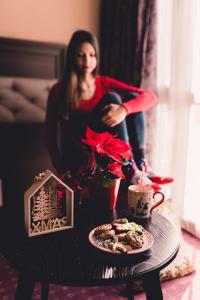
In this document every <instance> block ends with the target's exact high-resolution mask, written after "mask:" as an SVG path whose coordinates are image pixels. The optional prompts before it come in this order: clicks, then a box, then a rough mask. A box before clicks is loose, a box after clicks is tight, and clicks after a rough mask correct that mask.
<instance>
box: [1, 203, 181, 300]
mask: <svg viewBox="0 0 200 300" xmlns="http://www.w3.org/2000/svg"><path fill="white" fill-rule="evenodd" d="M75 217H76V223H75V227H74V228H73V229H69V230H63V231H59V232H56V233H50V234H45V235H41V236H38V237H30V238H28V237H26V235H25V233H24V232H23V233H22V230H20V232H19V231H16V228H17V226H16V228H13V227H12V228H11V229H10V232H8V231H7V233H6V234H5V232H4V230H3V226H2V224H0V225H1V226H0V227H1V229H0V234H1V248H0V251H1V252H2V254H3V255H4V256H5V258H6V259H7V261H8V263H9V264H10V265H11V266H12V267H13V268H14V269H15V270H16V271H17V272H18V287H17V290H16V296H15V299H16V300H28V299H31V296H32V293H33V287H34V284H35V282H41V284H42V295H41V299H42V300H44V299H48V285H49V284H61V285H73V286H97V285H113V284H121V283H125V284H126V285H127V288H128V289H127V291H128V292H127V298H128V299H134V293H133V290H132V286H133V280H135V279H142V280H143V283H144V290H145V293H146V297H147V299H148V300H155V299H156V300H161V299H163V295H162V289H161V284H160V276H159V272H160V270H161V269H163V268H164V267H166V266H167V265H168V264H169V263H170V262H171V261H172V260H173V259H174V258H175V257H176V255H177V253H178V249H179V237H178V233H177V230H176V228H175V227H174V225H172V224H171V223H170V222H169V221H168V220H167V219H166V218H164V217H163V216H161V215H159V214H158V213H153V214H152V216H151V218H150V219H148V220H142V221H137V222H138V223H140V224H141V225H143V226H144V227H145V229H146V230H148V231H149V232H150V233H151V234H152V235H153V237H154V240H155V242H154V244H153V246H152V247H151V249H149V250H147V251H145V252H142V253H140V254H137V255H136V254H132V255H122V256H119V255H118V256H116V255H113V254H107V253H106V254H105V253H104V252H103V251H100V250H97V249H96V248H95V247H93V246H92V245H91V244H90V243H89V241H88V233H89V232H90V230H91V229H92V228H94V227H96V226H97V225H99V224H104V223H108V222H111V221H112V220H114V219H115V218H121V217H127V218H128V219H129V220H134V219H132V217H131V215H130V212H129V210H128V209H126V208H121V209H118V210H113V211H111V212H108V213H104V214H102V213H100V212H97V213H96V214H95V213H93V212H91V211H88V210H87V211H86V210H84V209H83V210H80V211H79V212H78V213H76V216H75ZM116 257H117V258H116Z"/></svg>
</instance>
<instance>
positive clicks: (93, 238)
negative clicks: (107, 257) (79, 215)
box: [88, 228, 154, 255]
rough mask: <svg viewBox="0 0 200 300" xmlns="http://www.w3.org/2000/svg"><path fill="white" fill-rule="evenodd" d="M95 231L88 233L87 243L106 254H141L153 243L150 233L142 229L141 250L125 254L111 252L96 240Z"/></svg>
mask: <svg viewBox="0 0 200 300" xmlns="http://www.w3.org/2000/svg"><path fill="white" fill-rule="evenodd" d="M95 229H96V228H94V229H92V231H90V233H89V236H88V238H89V241H90V243H91V244H92V245H93V246H94V247H96V248H97V249H99V250H102V251H105V252H108V253H112V254H126V255H127V254H137V253H141V252H144V251H146V250H148V249H150V248H151V246H152V245H153V243H154V238H153V236H152V234H151V233H150V232H148V231H147V230H145V229H144V232H143V241H144V244H143V246H142V247H141V248H139V249H133V250H131V251H127V252H125V253H123V252H120V251H113V250H111V249H108V248H105V247H104V246H103V245H102V242H101V241H100V240H98V239H97V238H96V236H95V234H94V232H95Z"/></svg>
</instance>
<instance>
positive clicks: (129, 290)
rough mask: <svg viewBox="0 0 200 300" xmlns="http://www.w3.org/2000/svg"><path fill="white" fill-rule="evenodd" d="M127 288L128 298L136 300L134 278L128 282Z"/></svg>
mask: <svg viewBox="0 0 200 300" xmlns="http://www.w3.org/2000/svg"><path fill="white" fill-rule="evenodd" d="M126 288H127V299H128V300H134V291H133V280H131V281H128V282H127V284H126Z"/></svg>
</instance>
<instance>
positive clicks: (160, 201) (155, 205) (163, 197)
mask: <svg viewBox="0 0 200 300" xmlns="http://www.w3.org/2000/svg"><path fill="white" fill-rule="evenodd" d="M157 194H160V195H161V197H162V198H161V199H160V200H159V201H157V202H156V203H154V204H153V205H152V206H151V210H150V213H151V212H152V210H153V209H154V208H155V207H157V206H158V205H160V204H161V203H163V201H164V200H165V196H164V194H163V193H161V192H155V193H154V194H153V199H154V198H155V195H157Z"/></svg>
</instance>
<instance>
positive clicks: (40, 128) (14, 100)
mask: <svg viewBox="0 0 200 300" xmlns="http://www.w3.org/2000/svg"><path fill="white" fill-rule="evenodd" d="M65 48H66V46H65V45H64V44H54V43H44V42H36V41H25V40H18V39H9V38H0V137H1V146H0V179H1V186H2V191H1V193H2V199H3V209H10V210H11V211H14V210H15V209H18V208H20V209H21V211H22V213H23V207H22V203H23V197H24V192H25V191H26V190H27V189H28V188H29V186H30V185H31V184H32V182H33V179H34V177H35V176H36V175H38V173H40V172H42V171H44V170H46V169H50V170H52V171H54V170H53V167H52V165H51V161H50V158H49V155H48V152H47V149H46V146H45V141H44V120H45V112H46V103H47V97H48V93H49V90H50V88H51V86H52V85H53V84H54V83H55V82H56V81H57V80H58V79H59V77H60V76H61V74H62V71H63V66H64V54H65Z"/></svg>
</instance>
